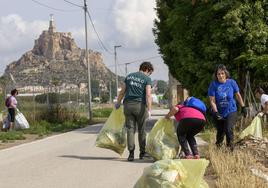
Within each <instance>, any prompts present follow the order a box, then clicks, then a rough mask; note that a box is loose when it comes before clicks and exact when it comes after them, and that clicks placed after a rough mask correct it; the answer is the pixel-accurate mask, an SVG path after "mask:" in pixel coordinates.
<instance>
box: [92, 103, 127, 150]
mask: <svg viewBox="0 0 268 188" xmlns="http://www.w3.org/2000/svg"><path fill="white" fill-rule="evenodd" d="M124 125H125V116H124V114H123V108H122V107H120V108H119V109H117V110H116V109H114V110H113V111H112V113H111V114H110V116H109V118H108V119H107V121H106V122H105V124H104V126H103V128H102V129H101V131H100V133H99V135H98V136H97V139H96V143H95V145H96V146H97V147H100V148H106V149H111V150H113V151H115V152H116V153H118V154H120V155H122V154H123V152H124V149H125V148H126V142H127V141H126V131H125V127H124Z"/></svg>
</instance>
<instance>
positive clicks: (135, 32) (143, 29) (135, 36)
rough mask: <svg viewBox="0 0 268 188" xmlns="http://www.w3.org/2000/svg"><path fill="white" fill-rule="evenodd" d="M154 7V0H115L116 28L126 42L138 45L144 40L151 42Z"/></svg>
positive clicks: (143, 42)
mask: <svg viewBox="0 0 268 188" xmlns="http://www.w3.org/2000/svg"><path fill="white" fill-rule="evenodd" d="M154 7H155V0H132V1H128V0H117V1H116V3H115V6H114V9H115V10H117V12H116V13H115V16H116V18H115V23H116V28H117V30H118V31H119V32H121V33H122V34H123V36H124V39H125V40H126V43H127V44H132V45H135V46H136V47H139V46H141V45H142V44H145V43H146V42H153V34H152V27H153V21H154V18H155V17H156V15H155V11H154Z"/></svg>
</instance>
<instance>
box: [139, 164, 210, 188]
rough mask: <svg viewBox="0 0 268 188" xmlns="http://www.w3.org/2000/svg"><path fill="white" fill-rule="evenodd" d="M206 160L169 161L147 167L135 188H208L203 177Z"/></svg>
mask: <svg viewBox="0 0 268 188" xmlns="http://www.w3.org/2000/svg"><path fill="white" fill-rule="evenodd" d="M208 163H209V162H208V160H206V159H200V160H196V159H192V160H189V159H188V160H186V159H175V160H171V159H167V160H161V161H157V162H155V163H154V164H153V165H151V166H149V167H146V168H145V169H144V171H143V175H142V177H141V178H140V179H139V180H138V181H137V183H136V184H135V186H134V188H208V184H207V183H206V182H205V181H204V179H203V176H204V173H205V170H206V167H207V166H208Z"/></svg>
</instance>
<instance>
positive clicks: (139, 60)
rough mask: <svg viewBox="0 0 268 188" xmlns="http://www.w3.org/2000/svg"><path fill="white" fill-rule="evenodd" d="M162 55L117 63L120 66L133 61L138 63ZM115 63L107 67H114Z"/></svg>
mask: <svg viewBox="0 0 268 188" xmlns="http://www.w3.org/2000/svg"><path fill="white" fill-rule="evenodd" d="M159 57H161V56H160V55H157V56H152V57H148V58H144V59H137V60H134V61H129V62H125V63H120V64H117V65H118V66H123V65H125V64H131V63H138V62H141V61H146V60H149V59H156V58H159ZM114 66H115V65H108V66H107V67H114Z"/></svg>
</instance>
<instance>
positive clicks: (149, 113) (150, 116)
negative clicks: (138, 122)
mask: <svg viewBox="0 0 268 188" xmlns="http://www.w3.org/2000/svg"><path fill="white" fill-rule="evenodd" d="M151 118H152V114H151V111H148V119H151Z"/></svg>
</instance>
